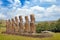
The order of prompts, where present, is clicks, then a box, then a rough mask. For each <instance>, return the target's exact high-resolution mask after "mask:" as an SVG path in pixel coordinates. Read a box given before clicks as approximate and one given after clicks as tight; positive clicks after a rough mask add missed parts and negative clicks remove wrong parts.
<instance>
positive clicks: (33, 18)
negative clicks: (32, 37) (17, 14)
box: [30, 14, 36, 33]
mask: <svg viewBox="0 0 60 40" xmlns="http://www.w3.org/2000/svg"><path fill="white" fill-rule="evenodd" d="M30 19H31V22H30V32H31V33H35V32H36V27H35V17H34V15H33V14H31V15H30Z"/></svg>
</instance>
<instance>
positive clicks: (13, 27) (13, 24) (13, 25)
mask: <svg viewBox="0 0 60 40" xmlns="http://www.w3.org/2000/svg"><path fill="white" fill-rule="evenodd" d="M11 24H12V29H11V30H12V32H11V33H15V21H14V19H12V20H11Z"/></svg>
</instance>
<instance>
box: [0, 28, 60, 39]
mask: <svg viewBox="0 0 60 40" xmlns="http://www.w3.org/2000/svg"><path fill="white" fill-rule="evenodd" d="M2 31H5V28H0V40H60V33H54V34H53V37H48V38H32V37H25V36H18V35H8V34H1V32H2Z"/></svg>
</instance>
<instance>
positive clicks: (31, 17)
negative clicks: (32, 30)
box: [30, 14, 35, 22]
mask: <svg viewBox="0 0 60 40" xmlns="http://www.w3.org/2000/svg"><path fill="white" fill-rule="evenodd" d="M30 19H31V22H35V17H34V14H31V15H30Z"/></svg>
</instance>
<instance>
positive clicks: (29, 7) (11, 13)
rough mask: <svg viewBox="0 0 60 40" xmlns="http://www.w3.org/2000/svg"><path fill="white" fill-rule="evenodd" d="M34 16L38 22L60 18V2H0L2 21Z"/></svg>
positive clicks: (3, 0) (32, 0) (30, 0)
mask: <svg viewBox="0 0 60 40" xmlns="http://www.w3.org/2000/svg"><path fill="white" fill-rule="evenodd" d="M30 14H34V15H35V18H36V21H51V20H57V19H59V18H60V0H0V19H11V18H14V17H15V16H17V17H18V16H20V15H21V16H23V19H24V16H28V17H29V15H30Z"/></svg>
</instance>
